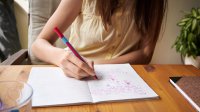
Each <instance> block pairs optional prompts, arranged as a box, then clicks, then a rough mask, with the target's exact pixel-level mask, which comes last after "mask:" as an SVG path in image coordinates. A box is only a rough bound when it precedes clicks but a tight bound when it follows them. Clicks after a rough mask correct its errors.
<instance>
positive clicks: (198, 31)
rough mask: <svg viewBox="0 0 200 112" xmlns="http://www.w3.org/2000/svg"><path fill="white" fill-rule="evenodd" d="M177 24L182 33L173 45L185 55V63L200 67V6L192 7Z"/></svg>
mask: <svg viewBox="0 0 200 112" xmlns="http://www.w3.org/2000/svg"><path fill="white" fill-rule="evenodd" d="M177 25H178V26H179V27H180V28H181V29H180V34H179V35H178V36H177V39H176V41H175V43H174V45H173V46H172V47H175V48H176V51H177V52H179V53H180V54H181V56H182V57H185V60H184V63H185V64H192V65H194V66H195V67H197V68H200V8H192V9H191V12H189V13H186V14H185V16H184V17H183V18H182V19H181V20H180V22H178V24H177Z"/></svg>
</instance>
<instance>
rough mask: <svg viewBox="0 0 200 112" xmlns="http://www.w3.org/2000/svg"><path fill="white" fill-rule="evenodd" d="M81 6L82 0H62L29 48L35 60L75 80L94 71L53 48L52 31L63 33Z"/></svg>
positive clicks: (75, 58) (74, 58) (68, 53)
mask: <svg viewBox="0 0 200 112" xmlns="http://www.w3.org/2000/svg"><path fill="white" fill-rule="evenodd" d="M81 6H82V0H62V1H61V3H60V4H59V6H58V8H57V10H56V11H55V12H54V14H53V15H52V16H51V18H50V19H49V20H48V22H47V23H46V25H45V26H44V28H43V30H42V31H41V33H40V34H39V36H38V37H37V39H36V41H35V42H34V43H33V45H32V48H31V50H32V52H33V54H34V55H35V56H36V57H37V58H39V59H41V60H43V61H45V62H48V63H52V64H55V65H57V66H60V67H61V68H62V69H63V71H64V72H65V73H66V74H68V75H69V76H70V77H75V78H77V79H80V78H82V77H86V76H88V74H89V75H94V71H93V69H92V67H91V66H90V67H89V66H88V64H86V63H84V62H82V61H81V60H80V59H78V58H77V57H75V56H74V55H73V54H72V53H71V52H66V51H64V50H63V49H61V48H56V47H54V46H53V44H54V43H55V41H56V40H57V38H58V37H57V35H56V33H55V32H54V31H53V29H54V27H55V26H57V27H59V29H60V30H61V31H62V32H63V31H65V30H66V29H67V28H68V27H69V26H70V24H71V23H72V22H73V21H74V20H75V18H76V17H77V16H78V14H79V13H80V11H81ZM89 65H91V63H89Z"/></svg>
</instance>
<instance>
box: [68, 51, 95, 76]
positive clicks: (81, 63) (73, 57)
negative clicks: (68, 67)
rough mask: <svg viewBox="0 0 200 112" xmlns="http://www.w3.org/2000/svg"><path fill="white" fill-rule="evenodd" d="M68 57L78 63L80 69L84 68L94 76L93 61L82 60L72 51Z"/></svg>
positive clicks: (75, 63)
mask: <svg viewBox="0 0 200 112" xmlns="http://www.w3.org/2000/svg"><path fill="white" fill-rule="evenodd" d="M67 59H68V60H69V61H70V62H72V63H73V64H74V65H76V66H77V67H79V68H80V69H82V70H84V71H85V72H86V73H87V74H89V75H91V76H94V75H95V73H94V70H93V67H92V66H89V65H91V62H88V63H89V64H87V63H85V62H83V61H81V60H80V59H79V58H77V57H76V56H74V55H73V54H72V53H70V54H68V56H67Z"/></svg>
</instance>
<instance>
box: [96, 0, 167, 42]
mask: <svg viewBox="0 0 200 112" xmlns="http://www.w3.org/2000/svg"><path fill="white" fill-rule="evenodd" d="M123 1H124V4H125V6H130V7H129V8H127V7H124V10H131V14H132V16H133V17H134V20H135V25H136V30H137V31H138V32H139V33H141V34H142V35H145V36H147V37H149V41H151V42H152V41H154V42H155V41H157V39H158V36H159V33H160V29H161V25H162V21H163V17H164V15H165V9H166V5H167V0H123ZM119 3H120V0H97V8H98V11H99V14H100V16H101V18H102V21H103V24H104V26H105V27H107V25H111V24H112V23H111V16H112V14H113V13H114V12H115V10H116V9H117V8H118V5H119Z"/></svg>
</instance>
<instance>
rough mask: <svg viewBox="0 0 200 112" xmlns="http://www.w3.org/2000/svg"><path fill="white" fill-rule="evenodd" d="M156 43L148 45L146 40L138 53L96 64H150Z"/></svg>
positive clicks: (133, 52)
mask: <svg viewBox="0 0 200 112" xmlns="http://www.w3.org/2000/svg"><path fill="white" fill-rule="evenodd" d="M155 45H156V42H151V43H148V41H147V40H146V39H143V41H142V42H141V43H140V49H138V50H136V51H132V52H129V53H127V54H124V55H122V56H119V57H117V58H114V59H111V60H99V61H96V62H95V63H96V64H107V63H112V64H118V63H130V64H148V63H150V61H151V58H152V55H153V51H154V48H155Z"/></svg>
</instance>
